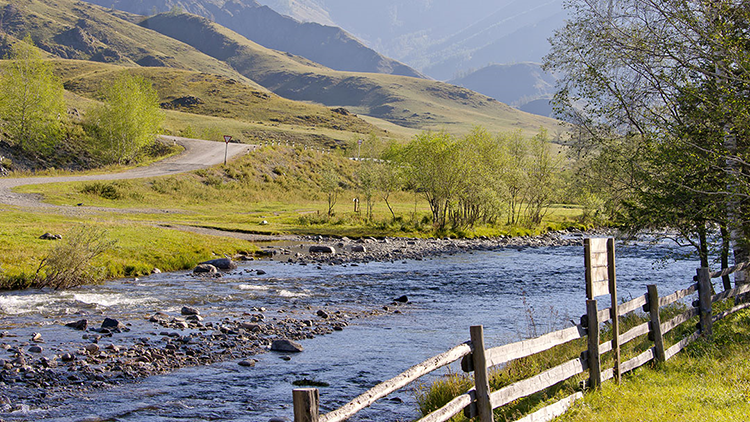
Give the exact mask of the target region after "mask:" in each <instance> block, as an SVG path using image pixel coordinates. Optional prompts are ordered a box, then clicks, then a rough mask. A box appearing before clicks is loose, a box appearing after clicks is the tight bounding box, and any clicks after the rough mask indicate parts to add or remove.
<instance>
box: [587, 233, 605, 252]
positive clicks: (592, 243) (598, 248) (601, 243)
mask: <svg viewBox="0 0 750 422" xmlns="http://www.w3.org/2000/svg"><path fill="white" fill-rule="evenodd" d="M607 240H608V238H606V237H589V238H587V239H584V242H585V243H588V245H589V247H590V248H591V253H592V254H595V253H607Z"/></svg>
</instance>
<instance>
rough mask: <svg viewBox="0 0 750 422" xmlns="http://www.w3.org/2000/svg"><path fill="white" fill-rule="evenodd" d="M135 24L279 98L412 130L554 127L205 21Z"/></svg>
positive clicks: (492, 103) (452, 89) (172, 18)
mask: <svg viewBox="0 0 750 422" xmlns="http://www.w3.org/2000/svg"><path fill="white" fill-rule="evenodd" d="M141 25H142V26H143V27H145V28H149V29H152V30H154V31H157V32H159V33H161V34H163V35H166V36H169V37H172V38H174V39H176V40H179V41H182V42H184V43H186V44H188V45H190V46H192V47H195V48H197V49H198V50H200V51H202V52H204V53H205V54H208V55H210V56H211V57H213V58H215V59H218V60H222V61H225V62H226V63H229V64H230V65H231V66H232V67H233V68H234V69H235V70H237V71H238V72H240V73H241V74H243V75H245V76H247V77H248V78H252V79H253V80H254V81H256V82H258V83H259V84H261V85H262V86H264V87H266V88H268V89H270V90H271V91H273V92H275V93H276V94H278V95H281V96H283V97H285V98H289V99H293V100H299V101H313V102H317V103H321V104H324V105H327V106H332V107H333V106H335V107H341V106H344V107H347V108H349V109H350V110H352V111H353V112H355V113H358V114H364V115H367V116H372V117H376V118H379V119H383V120H387V121H389V122H392V123H395V124H397V125H400V126H404V127H408V128H415V129H436V130H439V129H441V128H447V127H452V128H453V129H454V130H456V131H468V130H470V129H471V127H473V126H474V125H483V126H485V127H487V128H488V129H489V130H491V131H501V130H508V129H510V128H518V129H522V130H524V131H527V132H535V131H537V130H538V129H539V127H540V126H544V127H556V126H557V122H556V121H554V120H551V119H545V118H543V117H539V116H533V115H530V114H527V113H522V112H520V111H518V110H516V109H513V108H512V107H509V106H507V105H506V104H503V103H500V102H498V101H496V100H494V99H492V98H489V97H487V96H485V95H481V94H478V93H476V92H474V91H471V90H468V89H466V88H461V87H457V86H455V85H450V84H447V83H443V82H437V81H431V80H426V79H418V78H410V77H403V76H396V75H386V74H375V73H356V72H341V71H335V70H332V69H328V68H325V67H322V66H320V65H318V64H315V63H311V62H309V61H306V60H304V59H301V58H299V57H297V56H293V55H291V54H288V53H282V52H279V51H275V50H269V49H267V48H264V47H262V46H260V45H258V44H256V43H254V42H252V41H250V40H248V39H246V38H244V37H242V36H240V35H239V34H237V33H235V32H233V31H231V30H228V29H227V28H224V27H222V26H220V25H218V24H216V23H214V22H211V21H209V20H208V19H206V18H202V17H199V16H195V15H190V14H186V13H162V14H159V15H156V16H153V17H150V18H148V19H146V20H144V21H143V22H141Z"/></svg>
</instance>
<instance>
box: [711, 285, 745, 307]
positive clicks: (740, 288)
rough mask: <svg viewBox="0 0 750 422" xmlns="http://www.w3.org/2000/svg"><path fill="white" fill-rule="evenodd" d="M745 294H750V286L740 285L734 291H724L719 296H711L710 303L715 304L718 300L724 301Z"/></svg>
mask: <svg viewBox="0 0 750 422" xmlns="http://www.w3.org/2000/svg"><path fill="white" fill-rule="evenodd" d="M747 292H750V284H742V285H739V286H737V287H735V288H734V289H731V290H725V291H723V292H721V293H719V294H716V295H713V296H711V303H715V302H718V301H720V300H724V299H727V298H730V297H734V296H737V295H741V294H743V293H747Z"/></svg>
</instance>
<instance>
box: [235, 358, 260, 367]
mask: <svg viewBox="0 0 750 422" xmlns="http://www.w3.org/2000/svg"><path fill="white" fill-rule="evenodd" d="M256 362H257V361H256V360H255V359H245V360H241V361H239V362H238V363H237V364H238V365H240V366H244V367H247V368H252V367H254V366H255V363H256Z"/></svg>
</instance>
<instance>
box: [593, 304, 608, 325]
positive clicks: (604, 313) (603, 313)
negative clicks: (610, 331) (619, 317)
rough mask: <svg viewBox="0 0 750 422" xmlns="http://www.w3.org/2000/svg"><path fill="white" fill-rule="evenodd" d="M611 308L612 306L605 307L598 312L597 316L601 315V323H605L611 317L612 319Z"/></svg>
mask: <svg viewBox="0 0 750 422" xmlns="http://www.w3.org/2000/svg"><path fill="white" fill-rule="evenodd" d="M609 309H610V308H604V309H601V310H599V312H598V313H597V314H596V316H597V317H599V323H600V324H601V323H604V322H607V321H609V319H610V316H611V313H610V310H609Z"/></svg>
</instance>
